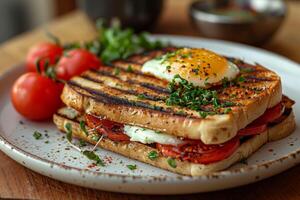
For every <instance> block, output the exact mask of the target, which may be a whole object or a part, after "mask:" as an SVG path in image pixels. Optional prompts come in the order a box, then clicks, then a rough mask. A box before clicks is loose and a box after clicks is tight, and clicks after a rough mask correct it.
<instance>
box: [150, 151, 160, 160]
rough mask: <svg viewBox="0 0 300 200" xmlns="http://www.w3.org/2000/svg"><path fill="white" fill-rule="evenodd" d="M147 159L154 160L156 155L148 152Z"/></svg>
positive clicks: (153, 152)
mask: <svg viewBox="0 0 300 200" xmlns="http://www.w3.org/2000/svg"><path fill="white" fill-rule="evenodd" d="M148 158H149V159H150V160H155V159H156V158H158V153H157V152H156V151H150V152H149V153H148Z"/></svg>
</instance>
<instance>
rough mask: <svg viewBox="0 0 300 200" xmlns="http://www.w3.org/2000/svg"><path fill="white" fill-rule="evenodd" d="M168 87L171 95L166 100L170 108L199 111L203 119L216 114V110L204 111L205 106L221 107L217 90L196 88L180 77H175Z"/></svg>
mask: <svg viewBox="0 0 300 200" xmlns="http://www.w3.org/2000/svg"><path fill="white" fill-rule="evenodd" d="M168 87H169V90H170V93H171V94H170V95H169V97H168V98H167V100H166V104H167V105H168V106H172V105H176V106H181V107H186V108H189V109H192V110H195V111H198V112H199V115H200V116H201V117H203V118H205V117H206V116H207V115H212V114H215V113H216V112H215V111H214V110H212V111H206V110H203V108H202V107H203V106H207V105H210V104H212V105H213V108H214V109H216V108H219V107H221V103H220V101H219V99H218V96H217V91H216V90H207V89H203V88H200V87H197V86H194V85H193V84H192V83H189V82H188V81H187V80H185V79H183V78H181V77H180V76H179V75H175V76H174V78H173V80H172V82H170V83H169V85H168Z"/></svg>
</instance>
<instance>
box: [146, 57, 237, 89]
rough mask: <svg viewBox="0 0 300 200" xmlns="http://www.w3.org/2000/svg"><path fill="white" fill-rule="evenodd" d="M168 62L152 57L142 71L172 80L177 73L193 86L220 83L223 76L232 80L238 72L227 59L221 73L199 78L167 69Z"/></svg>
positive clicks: (204, 86) (205, 86)
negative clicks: (185, 75) (223, 70)
mask: <svg viewBox="0 0 300 200" xmlns="http://www.w3.org/2000/svg"><path fill="white" fill-rule="evenodd" d="M169 66H170V63H168V62H166V61H164V57H162V58H161V59H152V60H149V61H147V62H146V63H144V65H143V66H142V72H143V73H148V74H151V75H153V76H155V77H157V78H160V79H165V80H167V81H169V82H170V81H172V80H173V78H174V76H175V75H177V74H179V75H180V76H181V77H182V78H184V79H186V80H187V81H189V82H190V83H193V84H194V85H195V86H199V87H203V88H207V86H209V85H210V84H214V83H220V82H221V81H222V80H223V79H224V78H227V79H228V80H233V79H234V78H236V76H237V75H238V74H239V72H240V70H239V68H238V67H237V66H236V65H235V64H234V63H232V62H230V61H227V66H226V70H225V72H224V73H223V74H217V75H216V76H210V77H208V78H207V79H200V78H199V77H195V76H194V77H184V76H182V75H181V73H180V71H176V70H168V67H169Z"/></svg>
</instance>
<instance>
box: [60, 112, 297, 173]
mask: <svg viewBox="0 0 300 200" xmlns="http://www.w3.org/2000/svg"><path fill="white" fill-rule="evenodd" d="M67 110H68V109H62V110H60V111H59V112H58V113H57V114H55V115H54V123H55V124H56V126H57V127H58V129H60V130H61V131H63V132H64V131H65V129H64V125H65V124H66V123H70V124H71V127H72V134H73V136H74V137H77V138H81V139H83V140H85V141H87V142H89V143H92V144H94V145H95V143H96V142H95V141H94V140H92V135H89V136H86V134H85V133H84V132H83V131H82V130H81V128H80V125H79V122H78V120H79V119H78V117H76V114H75V115H74V114H72V112H71V113H70V112H68V111H67ZM294 129H295V120H294V114H293V112H292V110H291V109H290V111H289V112H287V113H286V115H285V118H284V119H283V120H282V121H281V122H280V123H278V124H276V125H273V126H270V127H269V128H268V129H267V130H266V131H265V132H263V133H261V134H259V135H256V136H253V137H252V138H250V139H248V140H246V141H244V142H242V144H241V145H240V146H239V147H238V149H237V150H236V151H235V152H234V153H233V154H232V155H231V156H230V157H228V158H226V159H224V160H222V161H219V162H216V163H212V164H207V165H204V164H195V163H190V162H187V161H181V160H179V159H176V165H177V166H176V167H175V168H174V167H171V166H170V165H169V164H168V162H167V161H168V157H165V156H163V155H161V154H159V157H158V158H157V159H155V160H153V159H150V158H149V157H148V154H149V153H150V152H151V151H157V149H155V148H152V147H151V146H149V145H145V144H142V143H138V142H115V141H112V140H110V139H107V138H104V139H103V140H101V142H99V147H101V148H104V149H107V150H110V151H113V152H116V153H118V154H121V155H124V156H126V157H129V158H132V159H135V160H138V161H141V162H144V163H148V164H151V165H153V166H155V167H159V168H162V169H166V170H168V171H171V172H175V173H179V174H183V175H190V176H200V175H204V174H209V173H213V172H216V171H220V170H224V169H226V168H228V167H230V166H231V165H233V164H235V163H236V162H238V161H240V160H242V159H246V158H248V157H249V156H250V155H251V154H253V153H254V152H255V151H256V150H258V149H259V148H260V147H261V146H262V145H263V144H265V143H267V142H268V141H274V140H278V139H281V138H284V137H286V136H288V135H289V134H290V133H292V131H293V130H294Z"/></svg>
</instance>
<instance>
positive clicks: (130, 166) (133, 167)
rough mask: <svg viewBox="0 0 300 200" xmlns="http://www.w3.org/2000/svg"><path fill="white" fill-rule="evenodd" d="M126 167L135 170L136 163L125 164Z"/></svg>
mask: <svg viewBox="0 0 300 200" xmlns="http://www.w3.org/2000/svg"><path fill="white" fill-rule="evenodd" d="M126 167H127V168H128V169H130V170H135V169H136V168H137V166H136V165H126Z"/></svg>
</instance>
